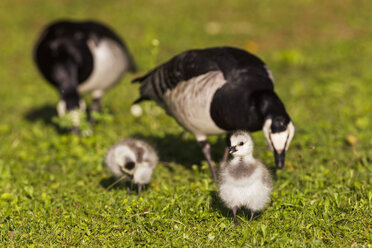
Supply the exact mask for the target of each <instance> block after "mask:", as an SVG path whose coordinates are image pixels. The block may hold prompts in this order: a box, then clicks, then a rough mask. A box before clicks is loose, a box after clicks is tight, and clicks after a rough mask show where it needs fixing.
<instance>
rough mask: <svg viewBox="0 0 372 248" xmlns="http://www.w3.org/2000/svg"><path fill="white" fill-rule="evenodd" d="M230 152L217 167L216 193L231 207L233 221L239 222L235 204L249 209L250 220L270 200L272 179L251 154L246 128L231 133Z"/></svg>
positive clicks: (251, 145) (250, 140) (262, 165)
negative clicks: (226, 159) (217, 181)
mask: <svg viewBox="0 0 372 248" xmlns="http://www.w3.org/2000/svg"><path fill="white" fill-rule="evenodd" d="M229 152H230V153H231V154H232V156H233V158H232V159H231V160H228V161H226V162H222V164H221V165H220V168H219V173H218V176H219V196H220V197H221V199H222V200H223V202H224V203H225V204H226V206H227V207H228V208H230V209H231V210H232V211H233V214H234V224H235V225H239V222H238V221H237V219H236V212H237V210H238V208H240V207H246V208H248V209H250V211H251V218H250V220H252V218H253V215H254V213H255V212H256V211H259V210H262V209H263V208H264V207H265V205H266V204H267V203H268V202H269V201H270V195H271V189H272V179H271V175H270V173H269V171H268V170H267V168H266V166H265V165H264V164H263V163H261V162H260V161H258V160H256V159H255V158H254V157H253V142H252V139H251V137H250V135H249V134H248V133H247V132H243V131H237V132H235V133H233V134H232V136H231V137H230V147H229Z"/></svg>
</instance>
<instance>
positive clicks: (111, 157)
mask: <svg viewBox="0 0 372 248" xmlns="http://www.w3.org/2000/svg"><path fill="white" fill-rule="evenodd" d="M105 163H106V166H107V168H108V169H109V171H110V172H111V173H112V174H113V175H114V176H115V177H116V178H117V179H120V178H122V177H123V176H127V178H126V179H125V181H128V180H131V181H133V182H134V183H135V184H137V185H138V192H139V193H140V192H141V190H142V185H144V184H147V183H149V182H150V179H151V175H152V173H153V171H154V169H155V167H156V165H157V163H158V156H157V154H156V152H155V150H154V149H153V148H152V147H151V146H150V145H149V144H147V143H146V142H144V141H142V140H138V139H130V138H128V139H124V140H122V141H120V142H118V143H117V144H115V145H113V146H112V147H111V148H110V149H109V150H108V152H107V154H106V157H105Z"/></svg>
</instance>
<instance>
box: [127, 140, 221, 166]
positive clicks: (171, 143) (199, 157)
mask: <svg viewBox="0 0 372 248" xmlns="http://www.w3.org/2000/svg"><path fill="white" fill-rule="evenodd" d="M132 137H134V138H138V139H142V140H145V141H147V142H148V143H149V144H151V145H152V146H153V147H155V149H156V151H157V153H158V156H159V160H160V161H164V162H168V163H172V162H174V163H176V164H180V165H182V166H184V167H185V168H187V169H191V168H192V165H194V164H196V165H200V164H201V161H205V160H206V159H205V157H204V155H203V153H202V151H201V149H200V146H199V145H198V143H197V142H196V140H195V139H184V138H183V134H182V133H181V134H180V135H174V134H166V135H165V136H164V137H159V136H155V135H149V136H145V135H143V134H140V133H136V134H134V135H132ZM224 149H225V139H224V138H223V136H221V138H218V140H217V141H216V142H215V143H211V153H212V158H213V159H214V161H215V162H216V163H218V162H219V161H220V160H221V158H222V156H223V152H224Z"/></svg>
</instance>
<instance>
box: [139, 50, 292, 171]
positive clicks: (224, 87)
mask: <svg viewBox="0 0 372 248" xmlns="http://www.w3.org/2000/svg"><path fill="white" fill-rule="evenodd" d="M273 80H274V79H273V76H272V73H271V71H270V70H269V69H268V67H267V66H266V65H265V64H264V63H263V62H262V61H261V60H260V59H259V58H257V57H256V56H254V55H252V54H250V53H248V52H246V51H244V50H241V49H237V48H232V47H216V48H207V49H201V50H190V51H186V52H183V53H181V54H179V55H177V56H175V57H173V58H172V59H171V60H169V61H168V62H166V63H164V64H162V65H160V66H158V67H157V68H155V69H154V70H152V71H150V72H149V73H148V74H146V75H145V76H143V77H139V78H136V79H134V80H133V82H140V83H141V87H140V98H139V99H138V100H136V101H135V103H139V102H141V101H144V100H154V101H155V102H156V103H157V104H159V105H160V106H161V107H162V108H164V109H165V111H166V112H167V113H168V114H169V115H170V116H172V117H174V118H175V119H176V120H177V122H178V123H179V124H180V125H181V126H183V127H184V128H185V129H186V130H188V131H190V132H191V133H193V134H194V135H195V137H196V140H197V141H198V143H199V145H200V147H201V149H202V151H203V153H204V155H205V158H206V159H207V162H208V164H209V167H210V169H211V172H212V175H213V177H214V178H216V174H215V170H214V163H213V160H212V158H211V155H210V145H209V143H208V142H207V136H208V135H214V134H222V133H224V132H227V131H234V130H239V129H243V130H247V131H250V132H254V131H257V130H260V129H262V130H263V133H264V135H265V137H266V141H267V144H268V147H269V148H270V149H272V150H273V152H274V156H275V164H276V166H277V168H282V167H283V166H284V160H285V151H286V150H287V149H288V147H289V143H290V142H291V140H292V138H293V135H294V132H295V129H294V126H293V124H292V121H291V119H290V117H289V115H288V114H287V112H286V109H285V107H284V105H283V103H282V101H281V100H280V99H279V97H278V96H277V94H276V93H275V92H274V83H273Z"/></svg>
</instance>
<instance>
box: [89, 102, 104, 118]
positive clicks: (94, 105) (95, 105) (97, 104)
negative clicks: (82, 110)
mask: <svg viewBox="0 0 372 248" xmlns="http://www.w3.org/2000/svg"><path fill="white" fill-rule="evenodd" d="M90 110H91V112H90V113H91V116H90V123H92V124H96V123H97V120H96V119H94V117H93V116H92V113H94V112H100V111H101V98H93V102H92V107H91V109H90Z"/></svg>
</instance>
